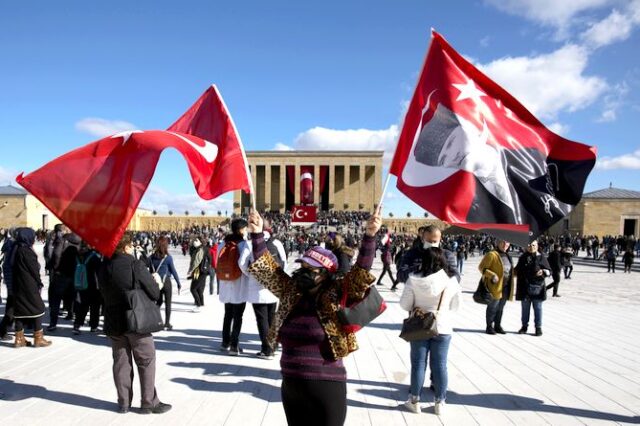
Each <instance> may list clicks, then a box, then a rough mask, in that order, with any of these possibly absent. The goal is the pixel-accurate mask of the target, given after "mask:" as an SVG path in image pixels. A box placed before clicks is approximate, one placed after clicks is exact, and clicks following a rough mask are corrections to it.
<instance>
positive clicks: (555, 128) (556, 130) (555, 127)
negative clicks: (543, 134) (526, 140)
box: [547, 122, 569, 136]
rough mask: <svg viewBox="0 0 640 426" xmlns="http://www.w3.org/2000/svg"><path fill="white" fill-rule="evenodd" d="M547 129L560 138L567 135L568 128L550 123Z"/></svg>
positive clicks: (557, 123)
mask: <svg viewBox="0 0 640 426" xmlns="http://www.w3.org/2000/svg"><path fill="white" fill-rule="evenodd" d="M547 127H548V128H549V130H551V131H552V132H554V133H555V134H557V135H560V136H565V135H566V134H567V133H569V126H568V125H566V124H562V123H559V122H554V123H551V124H549V125H548V126H547Z"/></svg>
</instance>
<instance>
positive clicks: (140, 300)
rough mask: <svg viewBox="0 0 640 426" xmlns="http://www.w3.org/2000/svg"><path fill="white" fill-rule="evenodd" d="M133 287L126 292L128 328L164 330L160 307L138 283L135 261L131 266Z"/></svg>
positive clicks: (144, 331)
mask: <svg viewBox="0 0 640 426" xmlns="http://www.w3.org/2000/svg"><path fill="white" fill-rule="evenodd" d="M131 273H132V276H133V289H132V290H128V291H127V292H126V297H127V302H128V303H129V309H127V311H126V316H127V330H128V331H129V332H130V333H138V334H147V333H155V332H156V331H160V330H162V329H163V328H164V327H163V324H164V323H163V322H162V315H161V314H160V308H159V307H158V305H157V304H156V303H155V302H154V301H153V300H151V298H150V297H149V296H148V295H147V293H146V292H145V291H144V289H143V288H141V287H140V286H139V285H138V280H137V278H136V273H135V261H134V264H133V265H132V267H131Z"/></svg>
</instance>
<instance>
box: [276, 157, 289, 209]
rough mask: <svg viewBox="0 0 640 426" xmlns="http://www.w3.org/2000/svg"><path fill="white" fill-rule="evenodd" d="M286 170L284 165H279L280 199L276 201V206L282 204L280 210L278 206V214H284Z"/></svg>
mask: <svg viewBox="0 0 640 426" xmlns="http://www.w3.org/2000/svg"><path fill="white" fill-rule="evenodd" d="M286 185H287V168H286V166H285V164H284V163H280V199H279V200H278V204H282V208H280V206H278V207H277V208H278V210H279V211H280V213H284V211H285V209H286V208H287V206H286V199H287V187H286Z"/></svg>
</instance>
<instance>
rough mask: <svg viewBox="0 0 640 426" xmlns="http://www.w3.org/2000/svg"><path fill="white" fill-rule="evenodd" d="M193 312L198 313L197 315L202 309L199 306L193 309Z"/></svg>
mask: <svg viewBox="0 0 640 426" xmlns="http://www.w3.org/2000/svg"><path fill="white" fill-rule="evenodd" d="M191 312H196V313H197V312H200V307H199V306H196V307H195V308H193V309H192V310H191Z"/></svg>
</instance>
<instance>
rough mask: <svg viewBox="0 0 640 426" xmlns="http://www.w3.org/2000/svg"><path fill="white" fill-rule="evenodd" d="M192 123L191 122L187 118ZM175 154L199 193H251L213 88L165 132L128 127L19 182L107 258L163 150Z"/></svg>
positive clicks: (234, 136)
mask: <svg viewBox="0 0 640 426" xmlns="http://www.w3.org/2000/svg"><path fill="white" fill-rule="evenodd" d="M190 120H191V121H190ZM170 147H173V148H175V149H177V150H178V151H180V153H181V154H182V156H183V157H184V159H185V160H186V161H187V165H188V168H189V172H190V174H191V177H192V179H193V183H194V185H195V188H196V191H197V192H198V194H199V195H200V197H202V198H204V199H212V198H215V197H217V196H218V195H220V194H222V193H224V192H227V191H231V190H234V189H243V190H245V191H249V188H250V186H249V181H250V178H249V177H248V167H247V164H246V160H245V157H244V149H243V147H242V144H241V142H240V138H239V137H238V135H237V132H236V131H235V128H234V126H233V123H232V121H231V117H230V116H229V114H228V112H227V109H226V107H225V106H224V103H223V101H222V99H221V98H220V95H219V93H218V91H217V89H216V88H215V87H211V88H209V89H208V90H207V91H206V92H205V93H204V95H202V96H201V97H200V99H198V101H197V102H196V103H195V104H194V105H193V106H192V107H191V108H190V109H189V110H188V111H187V113H185V114H184V115H183V116H182V117H181V118H180V119H179V120H178V121H177V122H176V123H175V124H174V125H172V126H171V127H170V129H169V130H167V131H163V130H150V131H140V130H134V131H128V132H122V133H119V134H116V135H113V136H109V137H106V138H103V139H100V140H98V141H95V142H92V143H90V144H88V145H85V146H83V147H81V148H78V149H75V150H73V151H71V152H69V153H67V154H64V155H62V156H61V157H58V158H56V159H54V160H53V161H51V162H49V163H47V164H45V165H44V166H42V167H41V168H40V169H38V170H36V171H34V172H32V173H30V174H28V175H26V176H23V175H22V174H20V175H19V176H18V177H17V178H16V181H17V182H18V183H19V184H20V185H22V186H23V187H24V188H25V189H26V190H27V191H29V192H30V193H31V194H32V195H34V196H35V197H36V198H38V199H39V200H40V201H42V203H43V204H44V205H46V206H47V208H49V210H51V212H53V213H54V214H55V215H56V216H57V217H59V218H60V220H62V222H64V223H65V224H66V225H67V226H68V227H69V228H70V229H71V230H72V231H73V232H75V233H77V234H78V235H79V236H80V237H81V238H82V239H83V240H85V241H86V242H87V243H89V244H90V245H92V246H94V247H95V248H96V249H97V250H98V251H100V252H101V253H103V254H104V255H106V256H111V255H112V254H113V251H114V250H115V247H116V245H117V243H118V241H119V240H120V238H121V237H122V235H123V234H124V232H125V230H126V228H127V225H128V224H129V222H130V220H131V217H132V216H133V214H134V213H135V210H136V208H137V207H138V204H140V200H141V199H142V196H143V195H144V193H145V191H146V189H147V187H148V185H149V182H150V181H151V178H152V177H153V174H154V172H155V168H156V165H157V163H158V160H159V158H160V154H161V153H162V151H163V150H164V149H165V148H170Z"/></svg>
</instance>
